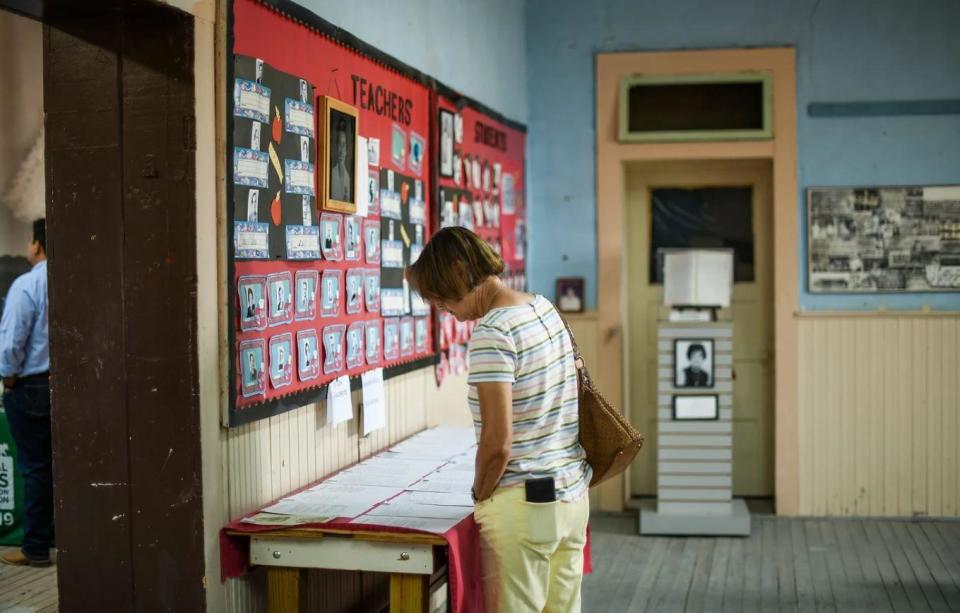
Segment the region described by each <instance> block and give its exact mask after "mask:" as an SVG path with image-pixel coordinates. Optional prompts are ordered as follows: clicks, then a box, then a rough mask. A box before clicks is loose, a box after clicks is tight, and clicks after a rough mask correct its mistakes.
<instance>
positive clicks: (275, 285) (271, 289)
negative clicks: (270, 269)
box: [267, 272, 293, 326]
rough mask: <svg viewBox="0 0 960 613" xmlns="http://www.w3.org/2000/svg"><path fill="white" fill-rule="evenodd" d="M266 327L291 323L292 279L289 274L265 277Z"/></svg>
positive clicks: (281, 273) (283, 273)
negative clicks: (267, 306)
mask: <svg viewBox="0 0 960 613" xmlns="http://www.w3.org/2000/svg"><path fill="white" fill-rule="evenodd" d="M267 304H268V305H269V311H268V313H267V325H268V326H279V325H281V324H288V323H290V322H292V321H293V279H292V278H291V276H290V273H289V272H278V273H273V274H270V275H267Z"/></svg>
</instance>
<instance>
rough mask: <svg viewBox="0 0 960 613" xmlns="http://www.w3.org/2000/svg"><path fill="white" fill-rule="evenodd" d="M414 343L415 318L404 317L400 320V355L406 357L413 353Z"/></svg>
mask: <svg viewBox="0 0 960 613" xmlns="http://www.w3.org/2000/svg"><path fill="white" fill-rule="evenodd" d="M414 344H415V343H414V332H413V318H412V317H404V318H403V319H401V320H400V355H401V356H402V357H405V358H406V357H409V356H411V355H413V347H414Z"/></svg>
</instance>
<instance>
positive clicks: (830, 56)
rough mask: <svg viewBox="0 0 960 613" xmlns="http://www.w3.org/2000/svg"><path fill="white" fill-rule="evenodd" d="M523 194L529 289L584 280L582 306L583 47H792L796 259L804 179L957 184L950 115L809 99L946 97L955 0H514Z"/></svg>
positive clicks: (951, 299)
mask: <svg viewBox="0 0 960 613" xmlns="http://www.w3.org/2000/svg"><path fill="white" fill-rule="evenodd" d="M526 23H527V30H526V39H527V74H528V75H529V79H528V82H527V83H528V94H527V96H528V101H529V111H528V118H529V119H528V128H529V139H528V151H527V159H528V162H527V167H528V178H527V185H528V187H527V198H528V203H529V209H528V211H529V215H530V219H531V223H530V227H529V233H528V239H529V241H530V249H529V251H530V257H529V278H530V282H531V286H532V289H533V290H534V291H536V292H539V293H542V294H544V295H546V296H553V292H554V288H553V284H554V280H555V278H556V277H559V276H583V277H586V279H587V294H588V296H587V307H588V308H591V309H592V308H596V304H597V300H596V268H597V258H596V252H597V250H596V240H597V239H596V196H595V194H596V189H595V183H596V172H595V164H596V162H595V160H596V138H595V131H594V121H595V109H594V106H595V100H596V98H595V81H594V77H595V74H594V56H595V55H596V54H597V53H601V52H611V51H647V50H676V49H709V48H724V47H758V46H785V45H788V46H793V47H795V48H796V50H797V89H798V99H797V131H798V159H799V168H798V178H799V186H800V190H801V193H800V206H799V207H798V211H797V215H798V217H799V219H800V220H801V229H800V237H799V245H800V246H799V261H800V262H806V257H807V256H806V244H805V243H806V241H805V236H806V220H805V208H804V206H805V205H804V200H805V198H804V190H805V188H807V187H818V186H832V185H902V184H944V183H953V184H960V116H958V115H947V116H926V117H875V118H862V119H861V118H856V119H813V118H810V117H807V113H806V109H807V104H808V103H810V102H827V101H829V102H836V101H866V100H916V99H950V98H952V99H957V98H960V35H958V33H957V27H958V26H960V2H958V1H956V0H922V1H916V2H906V1H903V0H901V1H899V2H897V1H894V0H778V1H773V0H727V1H725V2H713V1H711V0H644V1H642V2H640V1H637V0H594V1H591V2H583V1H582V0H580V1H574V0H528V1H527V4H526ZM797 283H798V284H799V286H800V305H798V306H799V307H800V308H803V309H831V310H832V309H847V310H856V309H864V310H869V309H876V308H879V307H881V306H885V307H887V308H890V309H917V308H922V307H923V306H924V305H929V306H930V307H932V308H934V309H951V310H960V294H957V293H950V294H882V295H872V296H859V295H829V296H825V295H822V294H815V295H811V294H809V293H808V292H807V291H806V287H807V282H806V271H805V266H801V271H800V278H798V279H797Z"/></svg>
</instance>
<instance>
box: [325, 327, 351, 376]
mask: <svg viewBox="0 0 960 613" xmlns="http://www.w3.org/2000/svg"><path fill="white" fill-rule="evenodd" d="M346 330H347V327H346V326H345V325H343V324H335V325H332V326H327V327H326V328H324V329H323V356H324V357H323V374H325V375H329V374H332V373H337V372H340V371H341V370H343V362H344V360H343V336H344V334H345V333H346Z"/></svg>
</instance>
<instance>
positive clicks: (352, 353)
mask: <svg viewBox="0 0 960 613" xmlns="http://www.w3.org/2000/svg"><path fill="white" fill-rule="evenodd" d="M364 330H365V326H364V323H363V322H362V321H355V322H353V323H352V324H350V327H349V328H347V368H356V367H358V366H363V338H364Z"/></svg>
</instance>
